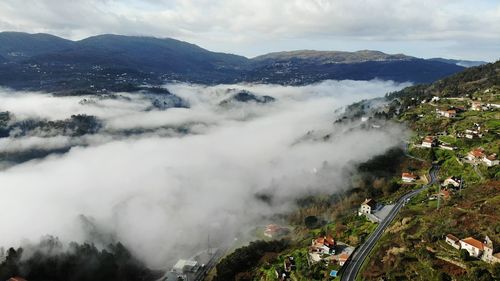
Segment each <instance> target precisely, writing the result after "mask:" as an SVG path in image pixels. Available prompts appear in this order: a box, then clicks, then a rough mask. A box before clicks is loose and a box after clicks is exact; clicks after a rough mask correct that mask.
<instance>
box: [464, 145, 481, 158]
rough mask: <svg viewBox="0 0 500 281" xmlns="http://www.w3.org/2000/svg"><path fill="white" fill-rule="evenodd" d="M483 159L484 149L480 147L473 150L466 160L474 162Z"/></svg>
mask: <svg viewBox="0 0 500 281" xmlns="http://www.w3.org/2000/svg"><path fill="white" fill-rule="evenodd" d="M483 157H484V149H482V148H480V147H479V148H476V149H473V150H471V151H470V152H469V153H468V154H467V156H466V157H465V158H467V159H468V160H471V161H474V160H481V159H482V158H483Z"/></svg>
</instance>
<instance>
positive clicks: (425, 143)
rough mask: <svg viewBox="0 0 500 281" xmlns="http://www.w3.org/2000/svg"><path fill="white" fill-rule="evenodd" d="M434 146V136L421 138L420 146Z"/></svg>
mask: <svg viewBox="0 0 500 281" xmlns="http://www.w3.org/2000/svg"><path fill="white" fill-rule="evenodd" d="M434 146H437V139H436V137H434V136H426V137H425V138H424V139H423V140H422V147H427V148H431V147H434Z"/></svg>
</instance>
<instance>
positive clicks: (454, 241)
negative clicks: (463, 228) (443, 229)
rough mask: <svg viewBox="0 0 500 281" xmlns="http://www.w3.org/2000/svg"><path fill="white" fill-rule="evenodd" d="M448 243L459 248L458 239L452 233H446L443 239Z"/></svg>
mask: <svg viewBox="0 0 500 281" xmlns="http://www.w3.org/2000/svg"><path fill="white" fill-rule="evenodd" d="M444 241H445V242H446V243H447V244H448V245H450V246H452V247H453V248H455V249H457V250H460V239H458V238H457V237H455V236H454V235H452V234H448V235H446V238H445V240H444Z"/></svg>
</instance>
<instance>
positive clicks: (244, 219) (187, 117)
mask: <svg viewBox="0 0 500 281" xmlns="http://www.w3.org/2000/svg"><path fill="white" fill-rule="evenodd" d="M406 86H408V84H407V83H405V84H398V83H394V82H391V81H348V80H344V81H331V80H330V81H323V82H321V83H317V84H313V85H307V86H301V87H291V86H280V85H217V86H199V85H191V84H189V85H188V84H170V85H167V87H168V89H169V90H170V91H171V92H172V93H174V94H176V95H178V96H180V97H181V98H183V99H184V100H186V101H187V102H189V104H190V107H189V108H170V109H167V110H148V107H149V105H150V104H151V101H149V104H148V99H147V98H146V97H145V96H143V95H142V94H139V93H136V94H128V93H121V94H120V95H121V96H118V97H115V98H97V97H76V96H68V97H55V96H52V95H50V94H43V93H35V92H15V91H12V90H7V89H0V112H1V111H9V112H10V113H11V114H12V116H13V117H12V118H13V120H14V121H12V122H18V121H23V120H33V119H45V120H61V119H66V118H68V117H69V116H70V115H72V114H77V113H78V114H92V115H95V116H97V117H98V118H99V120H101V121H102V122H103V129H102V130H100V131H99V132H98V133H97V134H93V135H86V136H82V137H78V136H75V137H68V136H63V135H55V136H53V135H52V136H47V135H46V133H47V132H46V131H40V130H34V131H32V132H30V133H29V134H26V135H22V134H18V133H12V132H11V134H10V136H9V137H7V138H2V139H0V153H3V152H8V153H16V152H27V151H31V149H42V150H43V149H46V150H51V149H58V148H63V147H66V146H71V147H72V148H71V149H70V150H69V151H68V152H67V153H65V154H59V155H54V154H53V155H50V156H49V157H45V158H41V159H38V160H33V161H28V162H24V163H22V164H18V165H14V166H10V167H8V168H6V169H0V183H1V188H0V205H1V206H2V207H3V208H4V209H8V210H9V212H0V225H2V226H8V228H9V231H8V232H2V235H0V247H2V246H4V247H10V246H17V245H24V244H25V243H29V242H36V241H39V239H40V237H42V236H44V235H53V236H56V237H59V238H60V239H61V241H62V242H63V243H68V242H70V241H78V242H83V241H89V242H93V243H96V245H98V246H99V245H100V246H102V245H107V244H108V243H110V242H113V240H110V241H109V240H108V239H112V238H108V237H114V239H116V240H117V241H120V242H122V243H124V244H125V245H126V246H127V248H130V249H131V250H132V251H133V252H134V253H135V254H136V255H137V256H138V257H139V258H141V260H144V261H145V262H147V264H148V265H150V266H152V267H155V268H156V267H162V266H165V265H167V264H172V263H174V262H175V261H176V259H178V258H188V257H189V256H190V255H191V254H193V253H195V252H197V251H199V250H200V249H202V248H203V247H206V245H207V244H206V243H207V242H206V241H207V235H210V241H211V246H212V247H219V246H220V245H221V244H224V243H228V242H231V243H233V242H234V239H235V238H237V239H239V240H240V241H247V240H245V236H251V237H250V239H254V238H255V237H253V233H255V229H254V227H258V228H260V229H263V227H264V225H265V224H267V223H270V222H274V223H280V222H281V221H280V220H279V219H277V218H276V217H274V216H273V215H275V214H288V213H290V212H292V211H293V210H295V208H296V206H295V205H294V202H296V201H295V199H296V198H302V197H304V196H306V195H311V194H324V193H326V194H332V193H335V192H336V191H339V192H340V191H343V190H346V189H347V188H349V184H348V181H349V180H350V177H349V176H345V172H346V171H352V170H353V169H354V165H356V164H357V163H361V162H364V161H367V160H369V159H370V158H372V157H373V156H375V155H379V154H382V153H384V152H385V151H387V149H389V148H391V147H394V146H397V145H400V142H401V138H403V137H404V136H405V133H404V132H405V130H404V129H403V128H401V127H400V126H399V125H397V124H391V125H387V126H385V127H382V128H380V129H371V130H362V129H352V128H356V127H355V126H354V125H359V122H360V121H357V122H354V123H351V124H346V125H336V126H333V125H332V124H333V121H334V120H336V118H338V114H340V112H341V111H337V112H336V110H335V109H337V108H341V107H343V106H346V105H348V104H351V103H352V102H354V101H358V100H361V99H368V98H373V97H380V96H383V95H384V94H385V93H387V92H391V91H395V90H398V89H401V88H403V87H406ZM230 89H233V90H230ZM234 89H239V90H241V89H246V90H249V91H251V92H252V93H255V94H257V95H270V96H272V97H274V98H276V101H275V102H272V103H268V104H256V103H229V104H225V105H220V102H221V101H224V100H226V99H227V98H229V97H231V96H232V95H233V94H234V93H235V91H236V90H234ZM83 98H86V99H88V100H91V102H85V103H82V102H80V101H81V100H82V99H83ZM380 122H382V121H380ZM173 127H182V128H184V131H186V130H187V131H188V133H186V134H175V133H172V130H171V131H170V132H169V130H168V128H173ZM141 129H148V130H149V131H145V133H142V134H130V131H132V130H134V131H140V130H141ZM124 130H127V131H128V132H129V133H124ZM326 134H331V137H330V138H329V140H324V138H323V137H324V136H325V135H326ZM305 136H308V137H305ZM257 194H266V195H268V196H269V198H272V199H271V200H270V201H269V202H263V201H262V200H259V199H258V196H256V195H257ZM81 215H83V216H85V217H86V218H87V220H85V221H92V222H93V224H94V225H95V227H87V225H88V224H85V223H82V219H81V218H82V217H81ZM273 217H274V219H273ZM28 221H29V223H26V222H28ZM116 240H115V241H116ZM26 241H27V242H26ZM162 269H165V268H162Z"/></svg>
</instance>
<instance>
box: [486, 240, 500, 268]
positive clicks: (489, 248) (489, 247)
mask: <svg viewBox="0 0 500 281" xmlns="http://www.w3.org/2000/svg"><path fill="white" fill-rule="evenodd" d="M483 248H484V252H483V255H482V256H481V259H482V260H483V261H485V262H487V263H497V262H498V263H500V253H497V254H494V253H493V251H494V250H495V248H494V247H493V241H491V239H490V237H488V236H486V237H485V238H484V243H483Z"/></svg>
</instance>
